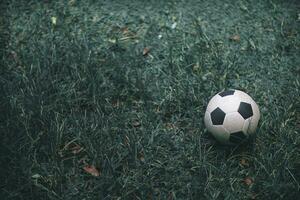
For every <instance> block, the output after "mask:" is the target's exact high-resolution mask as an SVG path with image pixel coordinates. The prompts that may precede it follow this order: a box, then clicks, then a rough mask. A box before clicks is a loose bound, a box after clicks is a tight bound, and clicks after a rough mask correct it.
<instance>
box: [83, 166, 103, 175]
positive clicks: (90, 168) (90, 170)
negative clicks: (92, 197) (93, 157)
mask: <svg viewBox="0 0 300 200" xmlns="http://www.w3.org/2000/svg"><path fill="white" fill-rule="evenodd" d="M83 169H84V171H86V172H87V173H89V174H91V175H92V176H100V172H99V171H98V170H97V169H96V167H95V166H93V165H86V166H84V167H83Z"/></svg>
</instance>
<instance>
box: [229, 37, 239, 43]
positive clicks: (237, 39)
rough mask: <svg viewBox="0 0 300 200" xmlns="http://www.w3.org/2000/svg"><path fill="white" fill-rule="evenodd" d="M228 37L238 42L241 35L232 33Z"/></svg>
mask: <svg viewBox="0 0 300 200" xmlns="http://www.w3.org/2000/svg"><path fill="white" fill-rule="evenodd" d="M229 39H230V40H232V41H235V42H239V41H240V40H241V36H240V35H233V36H231V37H230V38H229Z"/></svg>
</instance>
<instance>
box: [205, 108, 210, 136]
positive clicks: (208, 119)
mask: <svg viewBox="0 0 300 200" xmlns="http://www.w3.org/2000/svg"><path fill="white" fill-rule="evenodd" d="M204 124H205V126H206V128H207V129H208V131H209V128H210V127H211V126H212V121H211V118H210V113H209V112H207V111H206V112H205V115H204Z"/></svg>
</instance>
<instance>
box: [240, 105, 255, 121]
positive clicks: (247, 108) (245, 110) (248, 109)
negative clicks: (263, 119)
mask: <svg viewBox="0 0 300 200" xmlns="http://www.w3.org/2000/svg"><path fill="white" fill-rule="evenodd" d="M238 112H239V113H240V114H241V115H242V117H243V118H244V119H248V118H249V117H252V116H253V110H252V106H251V104H249V103H246V102H241V103H240V106H239V109H238Z"/></svg>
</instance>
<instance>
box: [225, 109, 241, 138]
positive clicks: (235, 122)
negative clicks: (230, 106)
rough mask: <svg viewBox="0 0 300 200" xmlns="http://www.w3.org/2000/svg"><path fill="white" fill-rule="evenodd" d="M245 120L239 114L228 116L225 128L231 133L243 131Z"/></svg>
mask: <svg viewBox="0 0 300 200" xmlns="http://www.w3.org/2000/svg"><path fill="white" fill-rule="evenodd" d="M244 122H245V119H244V118H243V117H242V116H241V115H240V113H238V112H234V113H229V114H226V116H225V120H224V123H223V126H224V127H225V128H226V130H227V131H228V132H229V133H234V132H238V131H242V130H243V127H244Z"/></svg>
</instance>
